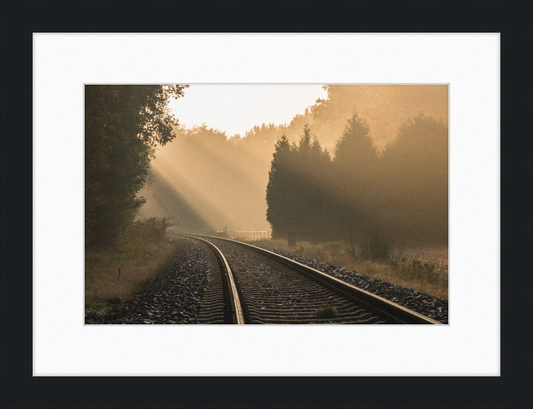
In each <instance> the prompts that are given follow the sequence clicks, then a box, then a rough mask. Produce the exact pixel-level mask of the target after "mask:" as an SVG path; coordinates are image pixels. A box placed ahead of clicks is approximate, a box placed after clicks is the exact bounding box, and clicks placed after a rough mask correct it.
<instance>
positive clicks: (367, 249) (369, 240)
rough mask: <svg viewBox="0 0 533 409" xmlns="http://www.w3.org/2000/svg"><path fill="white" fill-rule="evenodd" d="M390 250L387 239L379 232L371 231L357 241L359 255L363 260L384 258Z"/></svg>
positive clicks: (389, 254) (388, 255) (388, 254)
mask: <svg viewBox="0 0 533 409" xmlns="http://www.w3.org/2000/svg"><path fill="white" fill-rule="evenodd" d="M391 252H392V246H391V244H390V242H389V240H388V239H387V237H385V236H384V235H383V234H381V233H371V234H369V235H368V236H366V237H365V238H364V239H363V240H361V242H360V243H359V257H361V258H362V259H364V260H386V259H388V258H390V256H391Z"/></svg>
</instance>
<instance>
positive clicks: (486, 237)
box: [2, 2, 532, 407]
mask: <svg viewBox="0 0 533 409" xmlns="http://www.w3.org/2000/svg"><path fill="white" fill-rule="evenodd" d="M200 11H201V14H199V13H200ZM62 15H68V16H69V18H68V19H63V18H60V17H58V16H62ZM530 15H531V4H529V3H520V2H490V3H485V2H476V3H453V4H448V3H444V2H443V3H434V2H401V3H399V2H375V3H367V2H327V3H326V2H309V3H302V2H295V3H293V2H283V3H282V2H257V3H255V2H212V3H211V2H208V3H203V2H201V3H200V2H174V3H172V2H151V3H148V2H120V3H111V2H108V3H101V2H84V3H55V2H29V3H20V4H19V3H15V2H12V3H2V27H3V28H2V77H3V81H2V84H3V85H2V117H3V120H2V135H3V138H2V145H3V146H2V148H3V149H2V170H3V172H2V174H3V177H2V190H3V195H2V209H3V212H2V214H3V217H2V243H3V246H2V384H3V385H2V386H3V387H2V406H3V407H118V406H122V407H168V406H176V407H207V406H209V407H224V406H232V407H308V406H313V407H341V406H342V407H376V406H379V407H405V406H424V407H442V406H447V407H470V406H476V407H489V406H494V405H499V406H500V407H520V406H524V405H527V403H528V402H529V401H530V400H531V396H532V390H531V376H532V375H531V370H530V369H531V311H532V309H531V293H530V291H529V290H530V289H531V227H532V226H531V212H530V210H531V209H530V207H531V206H530V204H531V191H532V190H531V178H530V175H531V157H530V152H531V112H532V111H531V79H530V75H529V74H530V72H531V36H530V35H528V33H529V34H530V32H531V20H530V18H528V16H530ZM126 16H128V17H126ZM276 16H277V17H276ZM279 16H284V18H283V19H280V18H279ZM103 17H105V18H103ZM222 17H223V18H222ZM252 22H253V24H252ZM528 30H529V31H528ZM102 84H103V85H116V86H122V85H147V84H191V88H190V89H191V91H192V89H193V87H194V84H204V86H205V85H207V86H209V85H210V84H211V86H212V87H216V86H217V85H218V86H220V84H231V85H232V86H244V84H248V85H250V84H255V85H256V86H257V85H259V84H261V85H262V86H266V85H267V84H278V85H282V84H285V85H287V84H323V85H328V84H333V85H335V84H336V85H337V86H339V85H340V84H343V85H345V84H352V85H354V84H360V85H361V86H364V85H365V84H366V85H367V86H368V85H376V84H379V85H385V86H392V85H396V86H397V85H403V86H408V85H413V86H414V85H415V84H419V85H436V84H439V85H441V86H445V87H446V88H447V95H448V99H447V103H448V105H447V110H449V111H448V118H447V120H448V130H449V133H448V138H449V139H448V155H449V156H448V160H449V162H448V177H449V178H448V195H449V207H448V223H449V224H448V242H449V255H450V257H449V270H448V271H449V275H448V283H449V322H447V325H436V326H414V325H404V326H397V325H390V326H388V325H385V326H370V325H362V326H349V325H328V326H327V327H324V326H308V325H305V326H289V325H287V326H279V325H275V326H239V325H229V326H220V325H216V326H209V325H157V326H152V325H87V323H86V321H85V320H84V317H86V306H85V291H86V287H85V275H84V268H85V265H84V258H85V251H86V248H85V244H86V243H85V240H86V235H85V233H86V226H85V224H84V220H86V219H85V216H86V213H85V210H86V206H87V203H86V202H85V192H86V189H85V188H86V183H87V180H86V179H85V169H86V168H85V166H84V165H85V158H86V156H85V152H86V150H87V149H88V148H87V146H86V144H85V125H86V118H87V117H86V116H84V115H86V111H85V108H86V105H85V104H86V99H85V98H86V96H87V88H86V87H88V86H97V85H102ZM186 91H187V90H185V95H186ZM368 92H370V91H368ZM184 98H186V96H185V97H184ZM219 98H220V101H219V104H220V105H224V104H225V103H226V102H225V101H224V95H220V97H219ZM215 105H216V104H215ZM176 116H177V118H178V119H180V118H179V114H176ZM200 127H201V125H200ZM235 132H237V131H235ZM13 135H20V137H16V138H15V137H14V136H13ZM190 178H192V176H189V179H190ZM186 182H187V180H183V181H182V183H186ZM204 194H205V193H204ZM241 213H242V212H241ZM216 227H217V228H218V227H223V226H216ZM257 230H258V231H262V230H263V227H261V228H258V229H257ZM265 230H266V229H265ZM232 231H234V233H235V235H236V236H238V233H237V232H239V231H241V230H240V229H239V228H235V229H232ZM243 328H244V329H243ZM323 328H326V329H325V330H324V329H323ZM385 388H387V390H390V391H391V393H379V392H378V391H379V390H382V389H385ZM206 390H209V391H210V392H209V393H206V392H205V391H206ZM420 390H424V393H423V394H419V393H416V392H415V391H420ZM450 390H454V391H456V392H454V393H453V394H450ZM59 391H61V393H60V392H59ZM95 391H103V392H99V393H98V394H96V393H95ZM406 391H407V392H406Z"/></svg>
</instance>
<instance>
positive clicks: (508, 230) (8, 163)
mask: <svg viewBox="0 0 533 409" xmlns="http://www.w3.org/2000/svg"><path fill="white" fill-rule="evenodd" d="M532 11H533V10H532V3H531V2H519V1H515V2H513V1H490V2H484V1H479V2H468V1H465V2H459V1H458V2H455V1H450V2H444V1H442V2H441V1H435V2H433V1H413V2H411V1H405V2H404V1H392V2H389V1H380V2H376V1H360V2H357V1H354V2H352V1H346V2H340V1H339V2H336V1H327V2H320V1H317V2H312V1H309V2H303V1H300V2H291V1H287V2H252V1H249V2H246V1H240V2H239V1H233V2H226V1H213V2H204V1H196V2H193V1H191V2H180V1H175V2H169V1H164V2H158V1H153V2H144V1H132V2H127V1H94V2H92V1H86V2H69V1H63V2H56V1H28V2H18V1H3V2H2V3H1V23H2V27H1V30H2V32H1V42H2V44H1V57H2V59H1V74H2V84H1V87H2V95H1V102H2V120H1V132H2V146H1V160H2V163H1V171H2V173H1V177H2V186H1V187H2V195H1V206H2V207H1V210H2V225H1V234H2V236H1V243H2V247H1V252H2V253H1V268H2V269H1V274H2V276H1V278H2V280H1V307H2V309H1V406H2V408H22V407H24V408H87V407H91V408H93V407H94V408H105V407H116V408H119V407H120V408H123V407H124V408H141V407H150V408H163V407H180V408H181V407H186V408H193V407H210V408H212V407H231V408H236V407H303V408H309V407H313V408H321V407H329V408H334V407H397V408H400V407H402V408H403V407H407V408H415V407H457V408H468V407H477V408H485V407H486V408H489V407H496V408H519V407H531V405H532V396H533V395H532V386H531V385H532V347H531V345H532V291H531V290H532V262H531V249H532V216H531V215H532V213H531V210H532V209H531V203H532V179H531V176H532V157H531V152H532V135H533V134H532V126H531V125H532V112H533V109H532V98H531V96H532V80H531V72H532V53H531V51H532V19H531V15H532ZM34 32H373V33H375V32H420V33H424V32H428V33H430V32H480V33H483V32H499V33H501V135H502V136H501V297H502V298H501V376H500V377H296V378H294V377H227V378H225V377H175V378H172V377H32V238H33V233H32V217H33V216H32V172H33V170H32V33H34ZM480 319H482V317H480ZM345 347H346V348H349V346H345Z"/></svg>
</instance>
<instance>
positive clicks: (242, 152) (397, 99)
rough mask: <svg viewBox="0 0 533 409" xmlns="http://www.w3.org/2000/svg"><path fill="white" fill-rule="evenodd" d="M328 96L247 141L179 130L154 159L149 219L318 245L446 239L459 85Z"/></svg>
mask: <svg viewBox="0 0 533 409" xmlns="http://www.w3.org/2000/svg"><path fill="white" fill-rule="evenodd" d="M215 86H216V85H215ZM193 87H194V85H191V89H192V88H193ZM324 90H325V91H326V93H327V97H326V98H318V99H317V100H316V101H315V103H314V104H312V105H310V106H308V107H307V108H306V109H305V110H304V111H303V112H301V113H298V114H296V115H294V116H293V117H292V119H291V120H290V121H288V122H287V123H284V124H281V125H280V124H278V125H276V124H273V123H258V124H257V125H255V126H254V127H253V128H251V129H249V130H248V131H247V132H246V133H245V134H244V135H239V134H235V135H228V134H226V132H225V131H224V130H221V129H213V128H211V127H209V126H208V125H207V124H205V123H204V124H199V125H195V126H191V127H185V126H184V125H181V124H177V125H175V126H174V127H173V130H174V133H175V134H176V137H175V139H174V140H172V141H171V142H169V143H167V144H166V145H164V146H162V147H160V148H158V149H157V150H155V151H153V152H152V155H155V158H153V157H152V159H151V161H150V169H149V170H148V177H147V179H146V183H145V184H144V187H143V188H142V189H141V190H140V192H139V194H138V197H143V198H144V199H145V200H146V201H145V203H144V205H143V206H142V207H140V210H139V211H138V216H139V217H154V216H156V217H170V218H171V219H172V220H173V222H174V223H176V225H177V227H178V228H179V229H180V230H182V231H206V230H224V229H227V230H255V231H257V230H272V233H273V235H274V237H283V236H284V235H286V233H287V232H288V231H296V232H297V235H298V237H299V238H300V239H306V240H310V241H322V240H332V239H342V240H349V239H357V238H358V237H361V236H362V235H364V234H367V233H369V232H373V231H379V232H382V233H385V234H387V235H388V236H390V237H391V238H394V239H396V240H398V241H403V242H408V243H421V242H422V243H432V244H433V243H435V244H447V237H448V86H447V85H326V86H324ZM186 98H187V91H185V92H184V96H183V98H182V99H180V101H181V100H183V101H185V100H186ZM224 103H225V102H224V101H223V100H222V101H220V104H221V109H224V108H226V109H227V107H224ZM175 115H176V117H177V118H178V119H179V118H180V112H179V109H175Z"/></svg>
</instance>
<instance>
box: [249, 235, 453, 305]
mask: <svg viewBox="0 0 533 409" xmlns="http://www.w3.org/2000/svg"><path fill="white" fill-rule="evenodd" d="M365 240H366V243H365ZM384 240H385V239H384V238H383V237H370V238H366V239H363V240H362V242H360V243H353V242H352V243H348V244H345V243H343V242H328V243H322V244H311V243H307V242H300V243H298V244H297V245H296V247H293V248H290V247H289V246H288V243H287V240H274V239H273V240H260V241H255V242H254V243H257V244H261V245H264V246H269V247H274V248H277V249H280V250H286V251H290V252H293V253H296V254H301V255H304V256H307V257H310V258H313V259H315V260H319V261H322V262H323V263H327V264H331V265H334V266H339V267H344V268H346V269H347V270H353V271H356V272H358V273H360V274H364V275H366V276H368V277H372V278H375V279H380V280H383V281H387V282H390V283H393V284H396V285H400V286H402V287H406V288H412V289H413V290H416V291H419V292H423V293H427V294H431V295H433V296H436V297H440V298H442V299H445V300H447V299H448V250H447V249H442V248H440V249H439V248H414V249H401V248H395V247H393V246H391V245H390V244H384V242H383V241H384ZM372 241H374V242H375V246H374V249H376V248H377V251H374V256H372V254H373V253H372V250H371V249H372V244H371V242H372ZM384 248H387V251H386V253H383V251H384V250H383V249H384Z"/></svg>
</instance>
